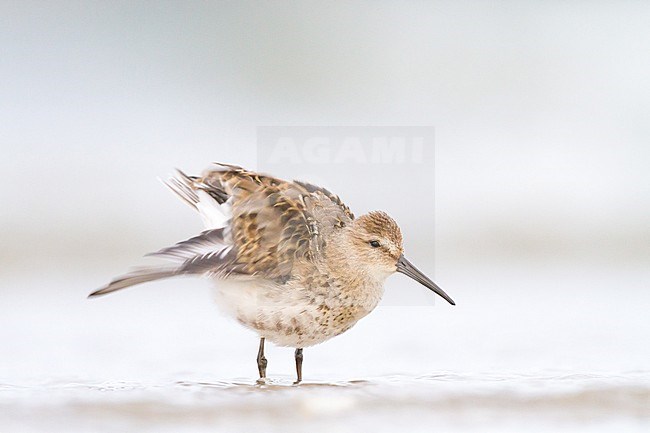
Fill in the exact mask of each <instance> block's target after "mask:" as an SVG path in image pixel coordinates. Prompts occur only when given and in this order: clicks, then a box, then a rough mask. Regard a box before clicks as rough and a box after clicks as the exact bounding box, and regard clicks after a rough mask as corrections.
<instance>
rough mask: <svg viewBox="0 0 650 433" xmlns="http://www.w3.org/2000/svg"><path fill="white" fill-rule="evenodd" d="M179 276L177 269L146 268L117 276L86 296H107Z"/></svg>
mask: <svg viewBox="0 0 650 433" xmlns="http://www.w3.org/2000/svg"><path fill="white" fill-rule="evenodd" d="M177 275H181V272H179V270H178V269H177V268H166V269H165V268H163V269H161V268H148V269H139V270H137V271H133V272H130V273H128V274H125V275H122V276H119V277H117V278H115V279H114V280H113V281H111V282H110V283H108V284H107V285H106V286H104V287H102V288H101V289H99V290H96V291H94V292H92V293H91V294H90V295H88V297H89V298H94V297H97V296H102V295H107V294H109V293H112V292H115V291H117V290H121V289H126V288H127V287H131V286H135V285H136V284H142V283H147V282H149V281H155V280H162V279H163V278H170V277H175V276H177Z"/></svg>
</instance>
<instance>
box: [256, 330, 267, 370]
mask: <svg viewBox="0 0 650 433" xmlns="http://www.w3.org/2000/svg"><path fill="white" fill-rule="evenodd" d="M266 364H268V362H267V361H266V357H265V356H264V337H262V338H260V349H259V350H258V351H257V369H258V371H259V372H260V381H263V380H264V379H266Z"/></svg>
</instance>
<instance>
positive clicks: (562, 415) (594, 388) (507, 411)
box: [0, 372, 650, 432]
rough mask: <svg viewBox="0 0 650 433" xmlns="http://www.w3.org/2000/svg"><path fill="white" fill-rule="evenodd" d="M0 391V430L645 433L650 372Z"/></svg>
mask: <svg viewBox="0 0 650 433" xmlns="http://www.w3.org/2000/svg"><path fill="white" fill-rule="evenodd" d="M291 380H292V378H289V377H286V378H280V379H275V380H272V381H270V382H269V383H268V384H266V385H258V384H256V383H254V382H252V381H250V380H245V379H242V380H233V381H221V382H218V381H213V382H212V381H206V382H194V381H183V380H178V381H168V382H161V383H136V382H105V383H74V382H67V381H62V382H60V383H51V384H48V385H42V386H30V387H19V386H11V385H2V386H1V387H0V407H1V408H2V410H1V411H0V425H2V426H4V428H3V431H91V430H92V431H124V430H125V429H127V430H133V431H135V430H137V431H183V432H185V431H187V432H193V431H197V432H198V431H210V430H214V429H221V430H228V431H242V432H244V431H257V430H259V431H304V430H305V429H309V430H310V431H343V432H345V431H358V429H359V427H363V428H365V429H372V430H373V431H394V430H396V429H399V430H402V431H430V429H431V427H432V426H435V427H437V428H444V430H445V431H521V430H522V428H523V427H526V430H529V431H544V430H553V431H612V430H613V429H616V430H617V431H648V430H647V429H648V428H650V373H649V372H630V373H627V374H624V375H619V376H599V375H578V374H571V375H550V374H549V375H543V376H528V375H521V376H514V375H513V376H498V375H489V374H475V375H467V374H457V373H440V374H432V375H429V376H419V377H407V376H386V377H381V378H367V379H359V380H353V381H340V382H318V381H310V382H306V383H304V384H301V385H299V386H294V385H292V384H291Z"/></svg>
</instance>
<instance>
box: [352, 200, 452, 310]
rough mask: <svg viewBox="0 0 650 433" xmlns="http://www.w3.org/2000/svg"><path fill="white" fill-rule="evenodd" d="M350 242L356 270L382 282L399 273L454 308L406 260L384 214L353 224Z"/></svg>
mask: <svg viewBox="0 0 650 433" xmlns="http://www.w3.org/2000/svg"><path fill="white" fill-rule="evenodd" d="M350 239H351V241H352V244H353V249H354V251H355V252H356V254H355V255H356V259H357V260H358V262H357V263H358V266H362V267H363V268H364V269H365V270H366V271H367V272H368V273H369V274H371V275H373V276H374V277H376V278H377V279H378V280H381V281H383V280H384V279H386V278H387V277H389V276H390V275H392V274H394V273H395V272H400V273H402V274H404V275H407V276H409V277H411V278H413V279H414V280H415V281H417V282H419V283H421V284H422V285H424V286H425V287H427V288H429V289H430V290H432V291H433V292H435V293H436V294H438V295H440V296H442V297H443V298H444V299H445V300H446V301H447V302H449V303H450V304H452V305H456V304H455V303H454V301H453V300H452V299H451V298H450V297H449V295H447V294H446V293H445V292H444V291H443V290H442V289H441V288H440V287H438V285H436V284H435V283H434V282H433V281H431V280H430V279H429V278H428V277H427V276H426V275H424V274H423V273H422V272H420V271H419V270H418V269H417V268H416V267H415V266H413V264H411V262H409V261H408V260H406V257H404V247H403V245H402V231H401V230H400V228H399V226H398V225H397V223H396V222H395V220H393V219H392V218H391V217H390V216H388V214H386V213H385V212H380V211H375V212H370V213H367V214H365V215H362V216H361V217H359V218H357V219H356V220H354V222H353V223H352V226H351V230H350Z"/></svg>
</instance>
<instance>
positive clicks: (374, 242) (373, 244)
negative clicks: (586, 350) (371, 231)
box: [370, 241, 380, 248]
mask: <svg viewBox="0 0 650 433" xmlns="http://www.w3.org/2000/svg"><path fill="white" fill-rule="evenodd" d="M370 246H371V247H373V248H379V246H380V244H379V241H370Z"/></svg>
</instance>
